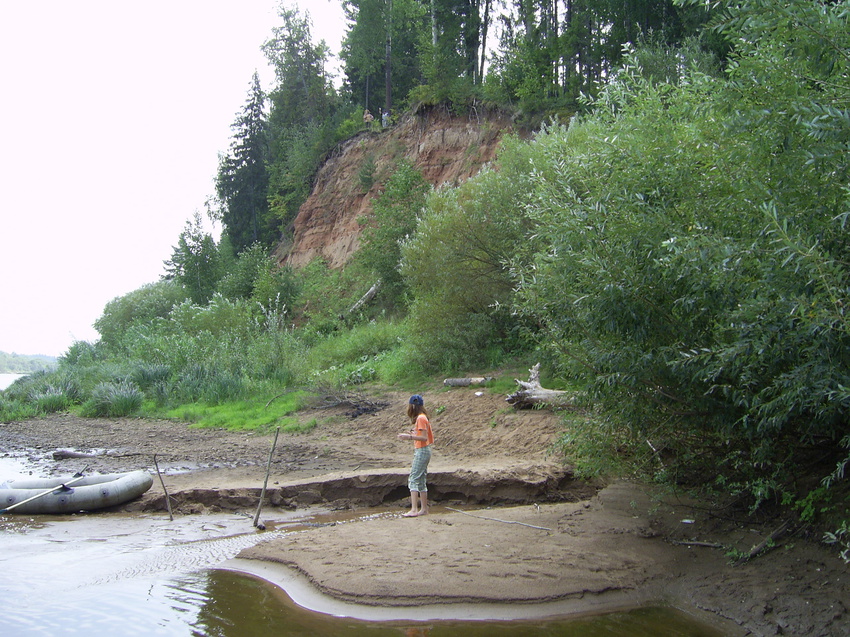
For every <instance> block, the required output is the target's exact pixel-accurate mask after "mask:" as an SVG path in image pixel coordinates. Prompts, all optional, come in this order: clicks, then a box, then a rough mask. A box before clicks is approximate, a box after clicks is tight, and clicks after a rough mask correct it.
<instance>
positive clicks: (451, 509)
mask: <svg viewBox="0 0 850 637" xmlns="http://www.w3.org/2000/svg"><path fill="white" fill-rule="evenodd" d="M446 508H447V509H448V510H449V511H454V512H455V513H463V514H464V515H468V516H469V517H471V518H478V519H479V520H490V521H492V522H503V523H504V524H519V525H521V526H527V527H529V528H532V529H540V530H541V531H551V530H552V529H549V528H546V527H545V526H534V525H533V524H526V523H525V522H516V521H515V520H500V519H499V518H488V517H487V516H484V515H472V514H471V513H467V512H466V511H461V510H460V509H453V508H452V507H446Z"/></svg>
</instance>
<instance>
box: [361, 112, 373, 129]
mask: <svg viewBox="0 0 850 637" xmlns="http://www.w3.org/2000/svg"><path fill="white" fill-rule="evenodd" d="M374 119H375V117H374V116H373V115H372V113H370V112H369V109H368V108H367V109H366V110H365V112H364V113H363V125H364V126H365V127H366V128H372V121H373V120H374Z"/></svg>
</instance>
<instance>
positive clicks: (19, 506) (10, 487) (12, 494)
mask: <svg viewBox="0 0 850 637" xmlns="http://www.w3.org/2000/svg"><path fill="white" fill-rule="evenodd" d="M152 484H153V478H152V477H151V475H150V474H149V473H148V472H147V471H131V472H129V473H104V474H100V475H90V476H79V475H76V476H68V477H63V478H32V479H30V478H26V479H22V480H13V481H10V482H8V483H4V484H3V485H0V513H7V512H8V513H76V512H77V511H94V510H97V509H103V508H106V507H112V506H116V505H119V504H124V503H125V502H129V501H130V500H132V499H133V498H137V497H139V496H140V495H142V494H143V493H144V492H145V491H147V490H148V489H150V488H151V485H152Z"/></svg>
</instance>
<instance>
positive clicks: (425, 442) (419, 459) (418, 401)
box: [398, 394, 434, 518]
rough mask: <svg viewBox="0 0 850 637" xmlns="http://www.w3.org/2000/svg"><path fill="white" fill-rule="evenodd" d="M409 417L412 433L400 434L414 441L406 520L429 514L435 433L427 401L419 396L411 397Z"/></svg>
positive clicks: (400, 437)
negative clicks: (431, 465)
mask: <svg viewBox="0 0 850 637" xmlns="http://www.w3.org/2000/svg"><path fill="white" fill-rule="evenodd" d="M407 417H408V418H409V419H410V424H411V427H410V431H409V432H408V433H403V434H399V435H398V437H399V440H412V441H413V464H412V465H411V467H410V478H409V479H408V481H407V486H408V487H409V488H410V511H408V512H407V513H405V514H404V517H406V518H416V517H419V516H420V515H427V514H428V485H427V484H426V478H427V475H428V462H430V460H431V445H432V444H434V433H433V432H432V431H431V423H430V422H429V421H428V412H427V411H425V400H424V399H423V398H422V396H420V395H419V394H414V395H413V396H411V397H410V400H409V401H408V403H407Z"/></svg>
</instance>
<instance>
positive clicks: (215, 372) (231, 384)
mask: <svg viewBox="0 0 850 637" xmlns="http://www.w3.org/2000/svg"><path fill="white" fill-rule="evenodd" d="M173 391H174V396H175V398H177V399H178V400H180V401H182V402H197V401H203V402H207V403H209V404H211V405H217V404H220V403H223V402H226V401H229V400H236V399H238V398H241V397H242V396H243V395H244V393H245V384H244V382H243V380H242V377H241V376H240V375H238V374H234V373H232V372H229V371H227V370H222V369H218V368H215V367H208V366H205V365H192V366H190V367H188V368H187V369H185V370H183V371H182V372H181V373H180V374H179V376H178V378H177V380H176V381H175V383H174V390H173Z"/></svg>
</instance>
